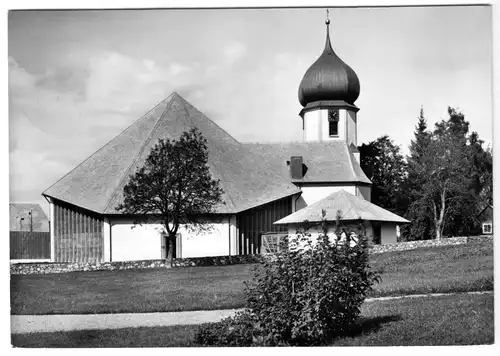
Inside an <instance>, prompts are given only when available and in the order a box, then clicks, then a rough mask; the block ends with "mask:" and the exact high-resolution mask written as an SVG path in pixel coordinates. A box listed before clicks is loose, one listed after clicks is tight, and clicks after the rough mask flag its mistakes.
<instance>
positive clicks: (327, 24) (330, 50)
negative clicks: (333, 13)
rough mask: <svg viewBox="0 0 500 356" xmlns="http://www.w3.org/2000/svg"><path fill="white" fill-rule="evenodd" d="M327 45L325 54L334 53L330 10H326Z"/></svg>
mask: <svg viewBox="0 0 500 356" xmlns="http://www.w3.org/2000/svg"><path fill="white" fill-rule="evenodd" d="M325 24H326V43H325V52H328V53H333V49H332V44H331V43H330V10H329V9H328V8H327V9H326V20H325Z"/></svg>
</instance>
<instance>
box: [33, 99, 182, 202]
mask: <svg viewBox="0 0 500 356" xmlns="http://www.w3.org/2000/svg"><path fill="white" fill-rule="evenodd" d="M172 95H173V94H170V95H169V96H167V97H166V98H164V99H163V100H161V101H160V102H158V104H156V105H155V106H154V107H153V108H152V109H151V110H148V111H147V112H146V113H145V114H144V115H142V116H141V118H139V119H138V120H135V121H134V122H133V123H131V124H130V125H129V126H127V127H126V128H125V129H123V130H122V131H121V132H120V133H119V134H118V135H115V136H113V138H111V139H110V140H109V141H108V142H106V143H105V144H104V145H102V146H101V147H100V148H99V149H98V150H97V151H94V152H92V153H91V154H90V155H89V156H88V157H87V158H85V159H84V160H83V161H82V162H80V164H78V165H77V166H75V167H73V169H71V170H70V171H69V172H68V173H66V174H65V175H63V176H62V177H61V178H59V179H58V180H57V181H56V182H55V183H54V184H52V185H51V186H50V187H48V188H47V189H45V190H44V191H43V192H42V195H43V196H46V194H45V192H46V191H48V190H49V189H50V188H52V187H53V186H55V185H56V184H57V183H59V182H60V181H61V180H63V179H64V178H66V177H67V176H68V175H69V174H70V173H71V172H73V171H74V170H75V169H77V168H78V167H80V166H81V165H83V164H84V163H85V162H87V161H88V160H89V159H90V158H91V157H92V156H94V155H95V154H97V153H98V152H101V151H102V150H103V149H104V147H106V146H107V145H109V144H110V143H111V142H112V141H113V140H114V139H115V138H117V137H119V136H121V135H122V134H123V133H124V132H125V131H127V130H128V129H130V128H131V127H132V126H134V125H135V124H136V123H138V122H139V121H141V120H143V119H144V118H145V117H147V115H148V114H149V113H150V112H152V111H153V110H154V109H156V108H157V107H158V106H160V104H161V103H163V102H164V101H165V100H167V99H168V98H169V97H171V96H172ZM67 190H68V188H66V190H65V191H67Z"/></svg>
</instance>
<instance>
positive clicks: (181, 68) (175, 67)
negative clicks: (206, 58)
mask: <svg viewBox="0 0 500 356" xmlns="http://www.w3.org/2000/svg"><path fill="white" fill-rule="evenodd" d="M189 69H190V68H189V67H188V66H185V65H183V64H181V63H172V64H171V65H170V73H171V74H172V75H177V74H180V73H182V72H186V71H188V70H189Z"/></svg>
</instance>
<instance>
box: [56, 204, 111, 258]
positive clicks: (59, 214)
mask: <svg viewBox="0 0 500 356" xmlns="http://www.w3.org/2000/svg"><path fill="white" fill-rule="evenodd" d="M103 224H104V220H103V217H102V215H99V214H96V213H93V212H91V211H89V210H86V209H82V208H79V207H76V206H74V205H70V204H65V203H64V202H61V201H58V200H54V222H53V225H52V229H54V235H53V236H54V262H102V261H103V260H104V239H103Z"/></svg>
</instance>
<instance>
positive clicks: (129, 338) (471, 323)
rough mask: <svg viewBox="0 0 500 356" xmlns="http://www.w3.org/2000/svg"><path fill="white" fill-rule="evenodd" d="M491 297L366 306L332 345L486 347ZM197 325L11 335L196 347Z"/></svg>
mask: <svg viewBox="0 0 500 356" xmlns="http://www.w3.org/2000/svg"><path fill="white" fill-rule="evenodd" d="M493 305H494V303H493V295H491V294H489V295H455V296H445V297H434V298H418V299H401V300H392V301H382V302H370V303H365V304H364V305H363V307H362V317H361V318H360V320H359V322H358V324H357V325H356V328H355V330H354V332H353V333H352V335H351V336H350V337H346V338H342V339H339V340H337V341H336V342H335V343H334V346H392V345H394V346H396V345H399V346H416V345H420V346H423V345H484V344H492V343H493V342H494V329H493V321H494V314H493ZM196 329H197V326H195V325H190V326H171V327H160V328H136V329H134V328H128V329H118V330H103V331H98V330H93V331H74V332H56V333H35V334H19V335H16V334H14V335H12V344H13V345H14V346H17V347H175V346H183V347H189V346H196V345H195V344H194V341H193V340H194V335H195V332H196Z"/></svg>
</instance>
